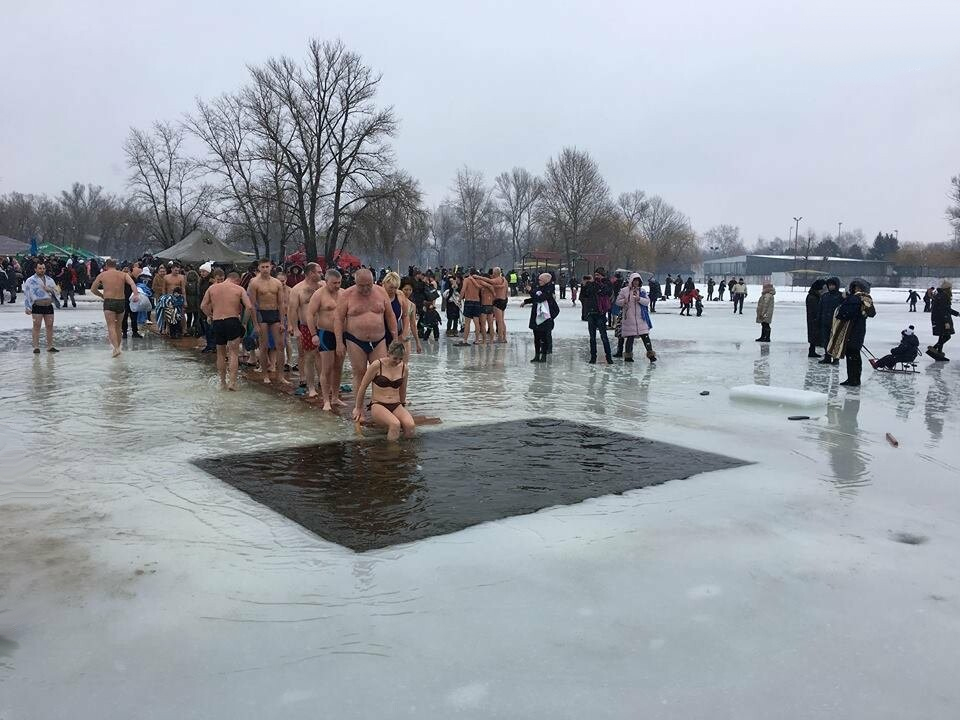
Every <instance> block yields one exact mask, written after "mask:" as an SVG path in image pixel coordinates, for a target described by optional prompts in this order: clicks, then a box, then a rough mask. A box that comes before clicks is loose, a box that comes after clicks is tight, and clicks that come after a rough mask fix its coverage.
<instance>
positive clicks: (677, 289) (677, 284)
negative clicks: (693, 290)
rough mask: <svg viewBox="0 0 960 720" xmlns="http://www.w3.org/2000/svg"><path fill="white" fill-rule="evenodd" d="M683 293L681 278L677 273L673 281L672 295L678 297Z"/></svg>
mask: <svg viewBox="0 0 960 720" xmlns="http://www.w3.org/2000/svg"><path fill="white" fill-rule="evenodd" d="M682 294H683V280H681V279H680V276H679V275H677V279H676V280H674V281H673V296H674V297H675V298H679V297H680V296H681V295H682Z"/></svg>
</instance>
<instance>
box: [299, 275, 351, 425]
mask: <svg viewBox="0 0 960 720" xmlns="http://www.w3.org/2000/svg"><path fill="white" fill-rule="evenodd" d="M323 277H324V283H323V285H322V286H321V287H320V288H319V289H318V290H317V291H316V292H314V293H313V296H312V297H311V298H310V302H309V303H308V304H307V309H306V312H305V313H304V318H305V319H306V323H307V330H308V332H309V333H310V337H311V338H312V340H313V342H314V344H315V345H316V346H317V355H318V356H319V360H320V393H321V394H322V395H323V409H324V410H327V411H330V410H333V407H334V406H339V407H343V406H344V405H346V403H344V402H343V401H342V400H341V399H340V375H341V374H342V373H343V355H341V354H339V353H337V347H338V346H337V334H336V333H335V332H334V328H335V327H336V324H337V321H336V314H337V301H338V300H339V299H340V283H341V282H342V280H343V278H342V277H341V276H340V272H339V271H338V270H334V269H333V268H330V269H329V270H327V272H326V274H324V276H323Z"/></svg>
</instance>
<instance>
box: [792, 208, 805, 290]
mask: <svg viewBox="0 0 960 720" xmlns="http://www.w3.org/2000/svg"><path fill="white" fill-rule="evenodd" d="M801 220H803V215H801V216H800V217H795V218H793V221H794V222H795V223H796V224H797V227H796V229H795V230H794V231H793V282H792V283H791V285H796V284H797V251H798V249H799V248H798V247H797V246H798V245H799V244H800V221H801Z"/></svg>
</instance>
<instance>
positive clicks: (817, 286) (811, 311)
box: [807, 279, 827, 358]
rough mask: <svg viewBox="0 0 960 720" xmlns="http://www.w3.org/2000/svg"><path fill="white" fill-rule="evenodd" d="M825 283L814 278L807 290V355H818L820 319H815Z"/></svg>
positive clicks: (816, 356) (815, 356)
mask: <svg viewBox="0 0 960 720" xmlns="http://www.w3.org/2000/svg"><path fill="white" fill-rule="evenodd" d="M826 284H827V281H826V280H823V279H818V280H814V281H813V285H811V286H810V290H809V291H808V292H807V344H808V345H809V346H810V350H809V352H807V357H812V358H818V357H820V354H819V353H818V352H817V345H822V343H821V342H820V321H819V320H818V319H817V311H818V310H819V309H820V296H821V295H823V292H824V286H825V285H826Z"/></svg>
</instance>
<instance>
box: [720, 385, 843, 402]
mask: <svg viewBox="0 0 960 720" xmlns="http://www.w3.org/2000/svg"><path fill="white" fill-rule="evenodd" d="M730 399H731V400H747V401H750V402H764V403H775V404H777V405H795V406H797V407H818V406H821V405H823V406H825V405H826V404H827V396H826V395H824V394H823V393H818V392H812V391H810V390H797V389H795V388H787V387H775V386H771V385H738V386H737V387H733V388H730Z"/></svg>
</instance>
